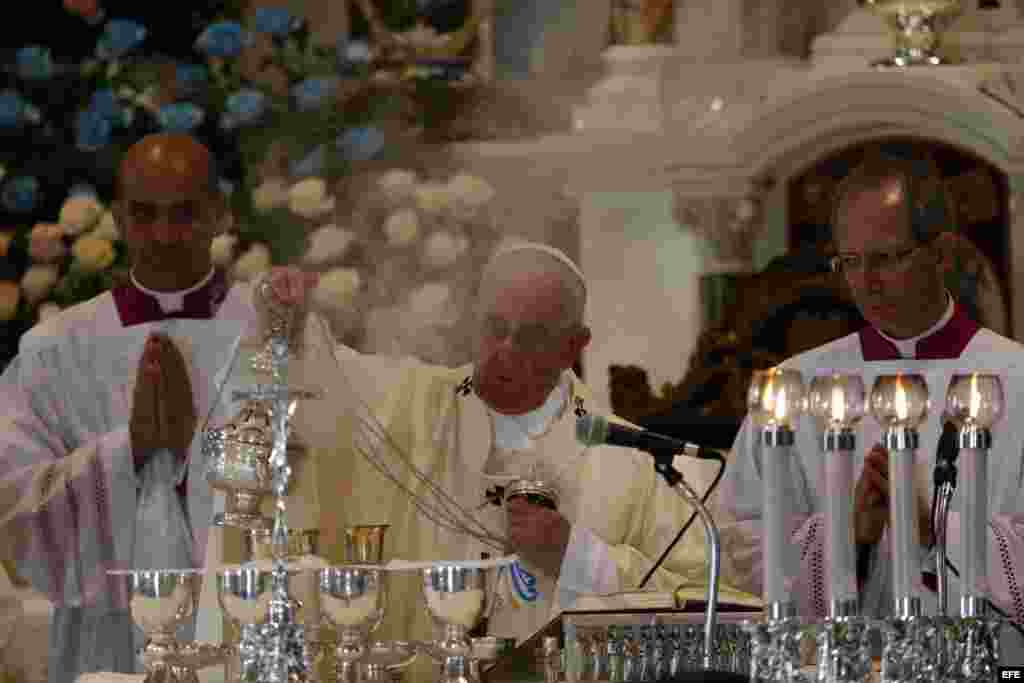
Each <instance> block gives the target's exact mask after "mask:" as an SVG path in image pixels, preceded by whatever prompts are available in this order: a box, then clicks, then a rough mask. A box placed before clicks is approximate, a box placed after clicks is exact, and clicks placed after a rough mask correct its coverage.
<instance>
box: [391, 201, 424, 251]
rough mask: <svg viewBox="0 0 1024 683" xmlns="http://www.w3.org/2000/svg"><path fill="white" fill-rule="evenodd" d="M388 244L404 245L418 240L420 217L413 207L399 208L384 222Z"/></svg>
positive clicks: (394, 245)
mask: <svg viewBox="0 0 1024 683" xmlns="http://www.w3.org/2000/svg"><path fill="white" fill-rule="evenodd" d="M384 232H385V233H386V234H387V236H388V244H390V245H391V246H393V247H404V246H408V245H410V244H412V243H413V242H415V241H416V238H417V237H419V234H420V219H419V216H417V215H416V212H415V211H414V210H413V209H399V210H398V211H395V212H394V213H393V214H391V215H390V216H389V217H388V220H387V222H386V223H385V224H384Z"/></svg>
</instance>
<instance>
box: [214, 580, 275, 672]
mask: <svg viewBox="0 0 1024 683" xmlns="http://www.w3.org/2000/svg"><path fill="white" fill-rule="evenodd" d="M273 597H274V583H273V572H272V571H271V570H269V569H257V568H253V567H233V568H231V569H224V570H222V571H220V572H219V573H218V574H217V600H218V602H219V603H220V606H221V609H222V610H224V614H225V615H226V616H227V618H228V620H229V621H230V622H231V623H232V624H233V625H234V626H235V628H237V629H238V630H239V632H240V633H241V636H240V638H239V641H238V646H237V650H238V659H237V660H235V665H237V666H238V668H239V671H238V674H239V677H240V679H241V680H247V678H248V677H249V676H251V675H253V674H255V673H256V672H257V671H258V667H259V660H260V638H259V628H260V626H262V625H263V624H264V623H266V621H267V619H268V618H269V615H270V601H271V599H272V598H273Z"/></svg>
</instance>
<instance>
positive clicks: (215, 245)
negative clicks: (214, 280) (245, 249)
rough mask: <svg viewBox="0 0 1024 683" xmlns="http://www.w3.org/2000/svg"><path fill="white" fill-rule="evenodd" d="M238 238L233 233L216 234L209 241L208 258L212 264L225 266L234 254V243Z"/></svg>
mask: <svg viewBox="0 0 1024 683" xmlns="http://www.w3.org/2000/svg"><path fill="white" fill-rule="evenodd" d="M237 243H238V238H237V237H235V236H234V235H217V236H216V237H214V238H213V242H211V243H210V260H212V261H213V263H214V265H218V266H227V265H230V264H231V259H233V258H234V256H235V244H237Z"/></svg>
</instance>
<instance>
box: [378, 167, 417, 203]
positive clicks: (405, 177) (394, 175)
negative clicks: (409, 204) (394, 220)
mask: <svg viewBox="0 0 1024 683" xmlns="http://www.w3.org/2000/svg"><path fill="white" fill-rule="evenodd" d="M417 181H418V179H417V177H416V174H415V173H414V172H413V171H406V170H401V169H395V170H393V171H388V172H387V173H385V174H384V175H382V176H381V177H380V178H378V179H377V187H379V188H380V189H381V191H382V192H383V193H384V194H385V195H386V196H387V197H388V199H390V200H391V201H393V202H400V201H403V200H405V199H409V198H410V197H412V196H414V195H415V193H416V183H417Z"/></svg>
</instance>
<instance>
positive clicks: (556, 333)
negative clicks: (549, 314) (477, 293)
mask: <svg viewBox="0 0 1024 683" xmlns="http://www.w3.org/2000/svg"><path fill="white" fill-rule="evenodd" d="M481 327H482V330H483V333H484V335H486V336H487V337H489V338H490V339H493V340H494V341H504V340H506V339H511V340H512V343H513V344H514V345H515V346H516V348H518V349H520V350H522V351H527V352H531V353H532V352H538V351H548V350H550V349H551V348H552V347H553V346H555V345H556V344H558V342H559V341H560V339H559V338H560V337H561V336H562V334H563V333H565V331H566V330H567V329H569V328H568V327H567V326H565V325H559V326H557V327H552V326H550V325H544V324H540V323H528V324H524V325H518V326H513V325H512V324H511V323H509V321H507V320H505V319H503V318H496V317H493V316H487V317H485V318H484V319H483V323H482V325H481Z"/></svg>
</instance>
